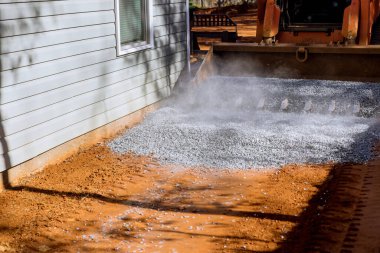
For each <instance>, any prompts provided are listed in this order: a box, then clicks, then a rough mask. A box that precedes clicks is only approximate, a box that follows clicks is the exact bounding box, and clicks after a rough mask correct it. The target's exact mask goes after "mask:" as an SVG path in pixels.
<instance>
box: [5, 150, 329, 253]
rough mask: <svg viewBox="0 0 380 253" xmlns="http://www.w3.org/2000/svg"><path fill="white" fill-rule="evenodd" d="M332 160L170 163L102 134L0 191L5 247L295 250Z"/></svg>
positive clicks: (47, 249)
mask: <svg viewBox="0 0 380 253" xmlns="http://www.w3.org/2000/svg"><path fill="white" fill-rule="evenodd" d="M331 167H332V166H329V165H326V166H288V167H286V168H283V169H282V170H267V171H264V172H262V171H261V172H258V171H254V170H245V171H242V170H210V169H201V168H197V169H194V168H176V167H171V168H168V167H162V166H160V165H159V164H157V163H156V162H154V161H153V160H152V159H151V158H149V157H142V156H135V155H131V154H127V155H116V154H113V153H112V152H111V151H110V150H109V149H108V148H107V147H106V146H105V145H103V144H99V145H97V146H94V147H92V148H90V149H88V150H83V151H81V152H80V153H78V154H77V155H75V156H73V157H70V158H69V159H67V160H66V161H64V162H63V163H61V164H57V165H54V166H50V167H48V168H46V169H45V170H44V171H43V172H41V173H39V174H37V175H35V176H33V177H31V178H28V179H25V180H24V181H22V182H20V184H19V185H17V186H14V187H13V189H10V190H7V191H5V192H3V193H0V203H1V208H0V252H110V251H120V252H273V251H279V252H280V251H281V252H294V251H293V250H296V249H301V248H302V247H303V246H302V245H303V244H304V243H306V242H307V241H308V240H309V237H308V234H309V231H310V226H308V224H314V223H313V222H314V220H315V217H317V216H316V215H317V214H316V213H317V212H319V211H320V210H321V209H323V206H320V205H321V203H324V201H325V199H324V197H322V196H320V193H321V192H323V191H322V190H323V189H324V188H325V187H326V185H327V183H326V182H329V181H330V180H331V176H329V174H330V171H331ZM316 197H317V198H318V201H315V198H316ZM313 199H314V200H313ZM295 245H298V246H295ZM297 247H298V248H297ZM289 249H291V250H289ZM300 252H301V251H300Z"/></svg>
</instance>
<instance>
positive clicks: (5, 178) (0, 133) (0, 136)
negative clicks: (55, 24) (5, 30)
mask: <svg viewBox="0 0 380 253" xmlns="http://www.w3.org/2000/svg"><path fill="white" fill-rule="evenodd" d="M0 14H1V13H0ZM1 19H2V18H1V15H0V20H1ZM2 37H3V36H2V29H0V89H1V88H2V87H3V79H2V78H3V75H2V73H1V71H2V70H1V69H2V66H3V63H2V58H1V55H2V49H3V44H2ZM1 98H2V93H1V90H0V105H1V102H2V99H1ZM0 142H1V148H2V151H3V153H2V156H3V162H4V168H5V171H3V172H2V173H1V172H0V173H1V176H2V183H3V186H2V187H3V188H4V189H9V188H10V187H11V183H10V181H9V175H8V171H7V170H8V169H9V168H10V167H11V159H10V157H9V154H8V152H9V147H8V143H7V140H6V139H5V130H4V126H3V117H2V110H1V108H0ZM0 188H1V187H0Z"/></svg>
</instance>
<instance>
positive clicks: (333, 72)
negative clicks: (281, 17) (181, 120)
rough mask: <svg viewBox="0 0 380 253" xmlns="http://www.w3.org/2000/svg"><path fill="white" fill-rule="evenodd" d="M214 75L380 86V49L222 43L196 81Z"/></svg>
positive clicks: (211, 51)
mask: <svg viewBox="0 0 380 253" xmlns="http://www.w3.org/2000/svg"><path fill="white" fill-rule="evenodd" d="M213 75H218V76H240V77H249V76H257V77H277V78H285V79H318V80H341V81H361V82H379V83H380V46H358V45H344V46H340V45H339V46H338V45H331V46H329V45H305V46H301V45H296V44H274V45H273V46H272V45H269V46H265V45H259V44H257V43H252V44H250V43H219V44H215V45H213V47H212V48H211V49H210V51H209V52H208V55H207V56H206V58H205V60H204V62H203V64H202V65H201V67H200V69H199V70H198V72H197V74H196V77H195V80H194V81H195V82H201V81H203V80H205V79H207V78H208V77H210V76H213Z"/></svg>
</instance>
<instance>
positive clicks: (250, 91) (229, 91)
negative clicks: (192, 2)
mask: <svg viewBox="0 0 380 253" xmlns="http://www.w3.org/2000/svg"><path fill="white" fill-rule="evenodd" d="M379 100H380V86H379V85H376V84H365V83H354V82H338V81H321V80H285V79H267V78H245V77H238V78H236V77H233V78H232V77H221V76H216V77H212V78H209V79H208V80H207V81H205V82H204V83H203V84H201V85H199V86H193V87H187V88H186V89H184V90H182V92H181V93H179V94H178V95H175V96H173V97H172V98H170V99H168V100H167V101H166V102H165V103H164V104H163V106H162V107H161V108H160V109H159V110H157V111H155V112H153V113H151V114H150V115H148V116H147V117H146V119H145V120H144V121H143V122H142V123H141V124H139V125H138V126H136V127H134V128H132V129H130V130H128V131H127V132H125V134H123V135H122V136H120V137H119V138H117V139H115V140H113V141H111V142H110V143H109V147H110V148H111V149H112V150H113V151H115V152H120V153H125V152H134V153H137V154H143V155H153V156H154V157H156V158H157V159H158V160H159V161H160V162H162V163H164V164H177V165H183V166H202V167H212V168H218V167H220V168H243V169H247V168H255V169H260V168H268V167H280V166H282V165H286V164H294V163H296V164H298V163H314V164H319V163H326V162H341V163H342V162H365V161H367V160H368V159H369V158H370V157H371V149H372V145H373V143H374V141H375V140H377V139H379V136H380V131H379V124H378V119H377V118H378V109H379V108H378V107H379V102H380V101H379Z"/></svg>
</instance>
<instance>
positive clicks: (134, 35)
mask: <svg viewBox="0 0 380 253" xmlns="http://www.w3.org/2000/svg"><path fill="white" fill-rule="evenodd" d="M119 5H120V6H119V12H120V13H119V15H120V42H121V44H122V45H123V44H128V43H133V42H139V41H145V40H146V35H145V34H146V27H145V12H146V6H145V0H119Z"/></svg>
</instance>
